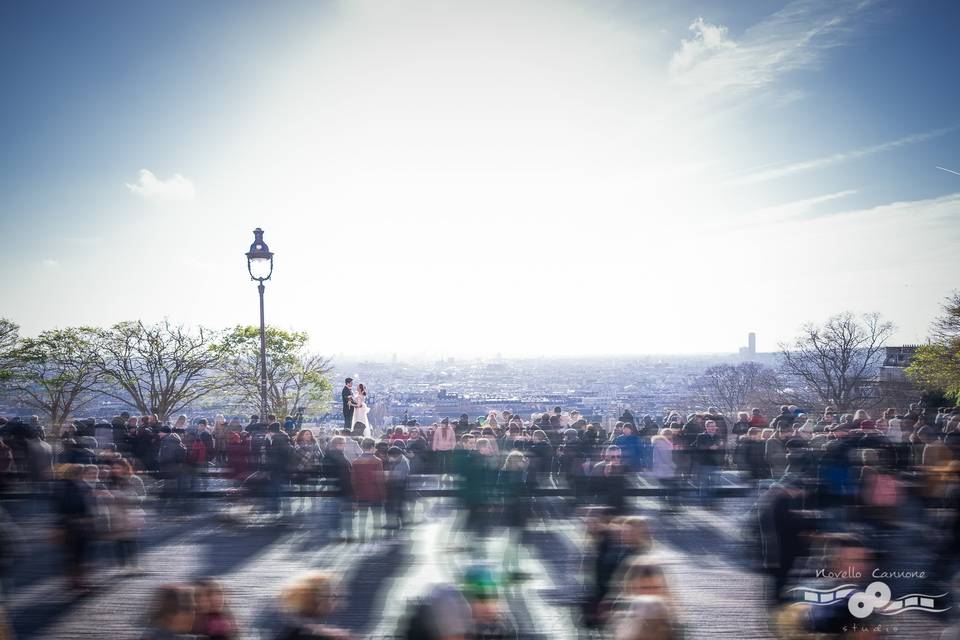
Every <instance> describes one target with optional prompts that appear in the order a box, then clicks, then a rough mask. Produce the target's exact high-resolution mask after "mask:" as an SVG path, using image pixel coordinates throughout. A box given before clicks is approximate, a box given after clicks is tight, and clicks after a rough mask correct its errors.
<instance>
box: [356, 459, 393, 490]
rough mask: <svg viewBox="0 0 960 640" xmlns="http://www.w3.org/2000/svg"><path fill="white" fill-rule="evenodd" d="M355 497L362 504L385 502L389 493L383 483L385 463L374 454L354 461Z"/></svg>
mask: <svg viewBox="0 0 960 640" xmlns="http://www.w3.org/2000/svg"><path fill="white" fill-rule="evenodd" d="M352 476H353V477H352V484H353V497H354V499H355V500H358V501H360V502H383V500H384V498H386V495H387V492H386V488H385V487H384V483H383V463H382V462H380V459H379V458H377V457H376V456H375V455H373V454H372V453H364V454H363V455H361V456H360V457H359V458H357V459H356V460H354V461H353V471H352Z"/></svg>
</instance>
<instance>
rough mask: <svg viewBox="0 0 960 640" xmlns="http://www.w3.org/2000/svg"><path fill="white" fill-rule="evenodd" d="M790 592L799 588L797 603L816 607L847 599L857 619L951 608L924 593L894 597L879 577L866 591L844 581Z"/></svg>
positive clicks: (941, 595) (940, 610) (851, 611)
mask: <svg viewBox="0 0 960 640" xmlns="http://www.w3.org/2000/svg"><path fill="white" fill-rule="evenodd" d="M790 591H799V592H800V593H801V594H802V595H803V600H802V602H798V603H796V604H810V605H814V606H824V605H836V604H838V603H839V602H840V601H842V600H846V601H847V608H848V609H849V610H850V613H851V615H853V616H854V617H856V618H866V617H867V616H869V615H871V614H873V613H879V614H880V615H883V616H894V615H897V614H898V613H903V612H905V611H926V612H928V613H942V612H944V611H946V610H947V609H949V608H950V607H943V608H940V607H942V606H943V603H942V602H937V600H938V599H939V598H943V597H945V596H946V595H947V594H945V593H941V594H940V595H937V596H931V595H925V594H922V593H910V594H907V595H905V596H902V597H900V598H897V599H893V598H892V597H891V593H890V587H889V586H887V583H885V582H881V581H879V580H877V581H876V582H871V583H870V584H869V585H867V588H866V589H864V590H863V591H860V590H858V589H857V586H856V585H854V584H843V585H840V586H839V587H834V588H832V589H812V588H810V587H796V588H794V589H790Z"/></svg>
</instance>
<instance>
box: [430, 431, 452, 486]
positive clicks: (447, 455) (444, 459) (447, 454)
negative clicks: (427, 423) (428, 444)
mask: <svg viewBox="0 0 960 640" xmlns="http://www.w3.org/2000/svg"><path fill="white" fill-rule="evenodd" d="M432 444H433V447H432V449H433V458H434V461H435V463H436V464H435V471H436V472H437V473H439V474H440V475H441V476H443V475H447V474H449V473H450V472H451V471H452V469H451V456H452V455H453V450H454V449H455V448H456V447H457V434H456V433H455V432H454V430H453V427H452V426H450V420H449V419H447V418H444V419H443V420H441V421H440V426H439V427H437V428H436V429H435V430H434V432H433V439H432Z"/></svg>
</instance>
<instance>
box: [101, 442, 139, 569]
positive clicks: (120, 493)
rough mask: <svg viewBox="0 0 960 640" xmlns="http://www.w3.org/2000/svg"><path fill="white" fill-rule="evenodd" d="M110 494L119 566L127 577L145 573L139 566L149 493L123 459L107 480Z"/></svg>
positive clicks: (112, 534)
mask: <svg viewBox="0 0 960 640" xmlns="http://www.w3.org/2000/svg"><path fill="white" fill-rule="evenodd" d="M107 489H108V490H109V491H110V496H111V499H110V534H109V537H110V538H111V539H112V540H113V544H114V550H115V552H116V556H117V564H118V565H119V566H120V567H121V568H122V569H123V571H125V572H126V573H128V574H131V575H133V574H135V573H140V572H142V569H141V568H140V566H139V563H138V555H139V554H138V541H139V538H140V532H141V531H142V530H143V527H144V525H145V524H146V514H145V513H144V511H143V501H144V499H145V498H146V495H147V492H146V489H145V488H144V485H143V480H142V479H141V478H140V476H138V475H136V474H135V473H134V472H133V466H132V465H131V464H130V463H129V462H128V461H127V460H124V459H120V460H116V461H115V462H114V463H113V464H112V465H111V466H110V477H109V478H108V480H107Z"/></svg>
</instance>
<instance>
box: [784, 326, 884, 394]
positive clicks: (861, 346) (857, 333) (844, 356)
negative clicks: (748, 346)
mask: <svg viewBox="0 0 960 640" xmlns="http://www.w3.org/2000/svg"><path fill="white" fill-rule="evenodd" d="M893 331H894V326H893V325H892V324H891V323H889V322H885V321H883V320H882V319H881V317H880V315H879V314H877V313H870V314H866V315H864V316H863V317H862V318H860V319H857V318H856V317H855V316H854V315H853V314H852V313H850V312H845V313H841V314H839V315H836V316H833V317H831V318H830V319H828V320H827V321H826V322H825V323H824V324H823V325H814V324H807V325H804V326H803V327H802V329H801V332H800V335H799V336H798V337H797V339H796V341H795V342H794V343H793V344H781V345H780V348H781V350H782V356H783V364H782V370H783V373H784V374H785V375H786V376H787V377H789V378H790V379H792V380H795V381H797V382H798V383H800V385H802V387H803V388H802V389H797V390H795V394H796V397H797V398H798V399H800V400H803V399H806V397H805V396H806V395H807V394H808V395H809V396H810V398H809V399H810V400H814V401H817V402H819V403H821V404H822V405H832V406H833V407H834V408H835V409H836V410H837V411H850V410H853V409H859V408H861V407H863V406H866V405H870V404H873V400H874V398H875V394H874V393H873V389H872V388H871V387H872V383H873V380H874V376H875V374H876V372H877V369H878V367H879V366H880V364H881V362H882V360H883V357H884V344H885V343H886V341H887V339H888V338H889V337H890V335H891V334H892V333H893Z"/></svg>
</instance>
